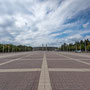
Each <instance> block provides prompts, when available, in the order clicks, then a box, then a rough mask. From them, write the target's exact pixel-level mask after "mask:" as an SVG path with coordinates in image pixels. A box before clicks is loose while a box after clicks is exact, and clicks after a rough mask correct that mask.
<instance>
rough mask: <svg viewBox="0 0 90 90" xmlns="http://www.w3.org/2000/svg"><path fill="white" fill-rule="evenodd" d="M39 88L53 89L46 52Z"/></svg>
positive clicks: (42, 89) (40, 89) (44, 89)
mask: <svg viewBox="0 0 90 90" xmlns="http://www.w3.org/2000/svg"><path fill="white" fill-rule="evenodd" d="M38 90H52V87H51V83H50V77H49V71H48V66H47V60H46V54H45V53H44V57H43V63H42V69H41V74H40V79H39V85H38Z"/></svg>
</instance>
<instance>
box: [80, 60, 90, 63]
mask: <svg viewBox="0 0 90 90" xmlns="http://www.w3.org/2000/svg"><path fill="white" fill-rule="evenodd" d="M81 61H84V62H88V63H90V60H81Z"/></svg>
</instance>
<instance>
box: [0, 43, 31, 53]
mask: <svg viewBox="0 0 90 90" xmlns="http://www.w3.org/2000/svg"><path fill="white" fill-rule="evenodd" d="M24 51H32V47H31V46H24V45H13V44H0V52H24Z"/></svg>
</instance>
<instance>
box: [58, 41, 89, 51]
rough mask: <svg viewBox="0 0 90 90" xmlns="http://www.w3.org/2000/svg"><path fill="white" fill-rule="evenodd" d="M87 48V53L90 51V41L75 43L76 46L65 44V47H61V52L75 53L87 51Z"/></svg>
mask: <svg viewBox="0 0 90 90" xmlns="http://www.w3.org/2000/svg"><path fill="white" fill-rule="evenodd" d="M85 46H86V49H87V51H90V41H89V40H88V39H87V40H84V41H83V40H81V41H79V42H75V43H74V44H73V43H70V44H66V43H64V44H63V45H61V47H60V48H59V50H61V51H75V50H82V51H85Z"/></svg>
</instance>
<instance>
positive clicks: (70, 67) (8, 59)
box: [0, 51, 90, 90]
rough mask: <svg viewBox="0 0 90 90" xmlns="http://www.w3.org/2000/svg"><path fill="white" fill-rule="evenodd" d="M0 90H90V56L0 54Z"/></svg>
mask: <svg viewBox="0 0 90 90" xmlns="http://www.w3.org/2000/svg"><path fill="white" fill-rule="evenodd" d="M0 90H90V53H74V52H54V51H52V52H51V51H33V52H21V53H3V54H2V53H0Z"/></svg>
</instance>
